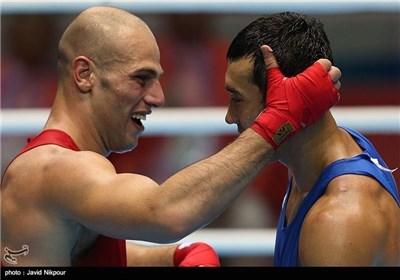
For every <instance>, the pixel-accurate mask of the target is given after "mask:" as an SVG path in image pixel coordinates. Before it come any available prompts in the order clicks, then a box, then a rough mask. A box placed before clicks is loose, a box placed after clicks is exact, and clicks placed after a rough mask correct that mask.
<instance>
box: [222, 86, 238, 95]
mask: <svg viewBox="0 0 400 280" xmlns="http://www.w3.org/2000/svg"><path fill="white" fill-rule="evenodd" d="M225 89H226V90H227V91H229V92H230V93H232V94H235V95H241V93H240V92H239V91H238V90H237V89H235V88H234V87H231V86H225Z"/></svg>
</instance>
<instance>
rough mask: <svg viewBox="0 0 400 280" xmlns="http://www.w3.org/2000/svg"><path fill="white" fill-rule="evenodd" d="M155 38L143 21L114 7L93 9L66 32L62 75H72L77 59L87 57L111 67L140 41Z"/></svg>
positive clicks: (60, 64)
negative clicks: (142, 38)
mask: <svg viewBox="0 0 400 280" xmlns="http://www.w3.org/2000/svg"><path fill="white" fill-rule="evenodd" d="M143 36H145V37H146V36H147V37H150V38H154V37H153V34H152V32H151V31H150V29H149V27H148V26H147V24H146V23H145V22H144V21H143V20H141V19H140V18H139V17H137V16H135V15H133V14H131V13H129V12H127V11H124V10H121V9H118V8H114V7H91V8H89V9H87V10H85V11H83V12H82V13H81V14H79V15H78V16H77V17H76V18H75V19H74V20H73V21H72V23H71V24H70V25H69V26H68V28H67V29H66V30H65V32H64V34H63V35H62V37H61V40H60V42H59V46H58V51H59V61H58V68H59V75H60V76H65V75H66V74H67V73H68V65H70V62H71V61H72V60H73V59H74V57H77V56H80V55H83V56H86V57H88V58H90V59H93V60H95V61H96V62H97V63H99V64H103V65H106V64H109V63H111V62H112V61H113V60H115V59H118V57H120V55H123V50H122V49H121V48H122V47H123V46H124V45H127V40H130V41H129V43H128V44H130V45H131V46H134V45H135V41H137V42H136V43H139V41H140V38H141V37H143Z"/></svg>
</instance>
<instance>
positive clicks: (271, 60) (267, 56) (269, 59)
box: [260, 45, 278, 70]
mask: <svg viewBox="0 0 400 280" xmlns="http://www.w3.org/2000/svg"><path fill="white" fill-rule="evenodd" d="M260 48H261V52H262V54H263V57H264V63H265V67H266V69H267V70H269V69H271V68H274V67H278V63H277V62H276V59H275V56H274V53H273V51H272V49H271V47H270V46H268V45H262V46H261V47H260Z"/></svg>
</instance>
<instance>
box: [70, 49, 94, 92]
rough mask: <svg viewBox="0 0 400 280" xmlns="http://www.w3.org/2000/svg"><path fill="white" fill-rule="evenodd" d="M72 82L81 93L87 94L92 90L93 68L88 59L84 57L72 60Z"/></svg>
mask: <svg viewBox="0 0 400 280" xmlns="http://www.w3.org/2000/svg"><path fill="white" fill-rule="evenodd" d="M73 63H74V80H75V83H76V85H77V87H78V88H79V89H80V91H81V92H83V93H86V92H89V91H90V89H91V88H92V79H91V74H92V73H93V66H92V64H91V61H90V59H88V58H87V57H85V56H78V57H76V58H75V59H74V62H73Z"/></svg>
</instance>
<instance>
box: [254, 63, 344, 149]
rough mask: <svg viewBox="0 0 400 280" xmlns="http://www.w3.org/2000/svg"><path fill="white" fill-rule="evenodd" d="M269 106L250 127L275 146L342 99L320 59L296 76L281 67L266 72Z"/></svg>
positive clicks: (267, 104) (318, 117)
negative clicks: (283, 70) (284, 72)
mask: <svg viewBox="0 0 400 280" xmlns="http://www.w3.org/2000/svg"><path fill="white" fill-rule="evenodd" d="M267 78H268V89H267V97H266V99H267V100H266V109H265V110H264V111H263V112H261V114H260V115H259V116H258V117H257V119H256V120H255V123H254V124H253V126H252V127H251V128H252V129H253V130H254V131H256V132H257V133H258V134H260V135H261V136H262V137H263V138H264V139H265V140H267V141H268V142H269V143H270V144H271V145H272V146H273V147H274V148H275V149H276V148H278V147H279V145H281V144H282V143H283V142H285V141H286V140H287V139H289V138H290V137H291V136H293V135H294V134H296V133H297V132H299V131H300V130H301V129H303V128H305V127H307V126H309V125H311V124H313V123H314V122H316V121H317V120H319V119H320V118H321V117H322V116H323V114H325V113H326V112H327V111H328V110H329V109H330V108H331V107H332V106H333V105H335V104H336V103H337V102H338V101H339V98H340V94H339V92H338V91H337V90H336V88H335V87H334V86H333V82H332V80H331V79H330V77H329V74H328V72H327V71H326V70H325V69H324V68H323V67H322V65H321V64H320V63H318V62H316V63H314V64H313V65H312V66H310V67H308V68H307V69H306V70H305V71H304V72H302V73H300V74H298V75H297V76H295V77H291V78H286V77H284V76H283V74H282V73H281V71H280V69H279V68H278V67H274V68H271V69H269V70H268V71H267Z"/></svg>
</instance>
